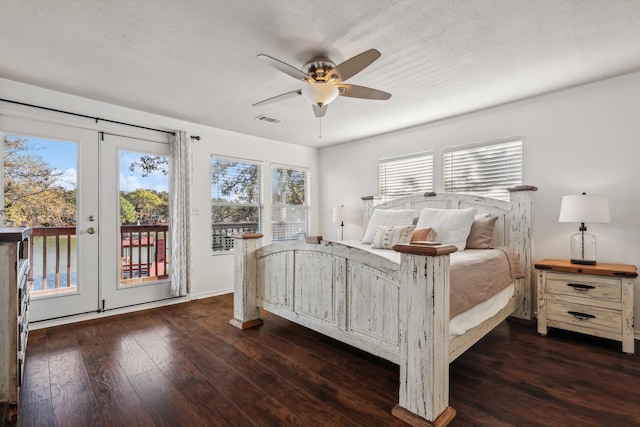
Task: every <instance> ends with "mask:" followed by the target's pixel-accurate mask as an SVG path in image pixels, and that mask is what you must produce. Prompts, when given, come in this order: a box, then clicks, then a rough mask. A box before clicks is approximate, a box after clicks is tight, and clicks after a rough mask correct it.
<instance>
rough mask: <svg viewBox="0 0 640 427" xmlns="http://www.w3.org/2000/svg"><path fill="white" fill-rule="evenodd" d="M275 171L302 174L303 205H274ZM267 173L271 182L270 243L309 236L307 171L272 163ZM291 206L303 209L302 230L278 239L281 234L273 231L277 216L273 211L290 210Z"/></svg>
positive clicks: (308, 183)
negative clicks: (286, 170) (303, 222)
mask: <svg viewBox="0 0 640 427" xmlns="http://www.w3.org/2000/svg"><path fill="white" fill-rule="evenodd" d="M277 169H288V170H292V171H296V172H302V173H304V186H305V188H304V203H303V204H302V205H293V204H289V203H276V201H275V200H274V197H275V193H274V188H275V185H276V184H277V180H276V179H274V173H275V170H277ZM269 172H270V176H269V177H270V180H271V189H270V199H269V201H270V203H271V230H270V231H271V241H273V242H275V241H281V240H293V239H302V238H305V237H306V236H307V235H308V234H309V224H310V212H311V209H310V204H309V200H310V198H309V189H310V188H311V186H310V173H309V169H308V168H304V167H299V166H291V165H283V164H277V163H272V164H271V168H270V169H269ZM293 206H296V207H300V206H301V207H302V208H303V210H304V216H305V225H304V227H303V229H302V230H297V231H295V232H294V233H293V234H292V235H291V236H285V237H279V234H281V233H278V232H276V230H275V225H276V221H277V219H278V217H279V216H278V215H277V214H276V212H275V210H276V209H285V210H286V209H287V208H291V207H293ZM285 234H290V233H289V232H288V231H285Z"/></svg>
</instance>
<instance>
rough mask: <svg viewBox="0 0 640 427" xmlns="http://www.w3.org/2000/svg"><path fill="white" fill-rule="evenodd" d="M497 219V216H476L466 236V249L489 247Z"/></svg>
mask: <svg viewBox="0 0 640 427" xmlns="http://www.w3.org/2000/svg"><path fill="white" fill-rule="evenodd" d="M497 220H498V217H497V216H487V217H484V218H479V217H476V218H475V219H474V220H473V224H471V230H470V231H469V237H467V249H489V248H490V247H491V240H493V228H494V226H495V225H496V221H497Z"/></svg>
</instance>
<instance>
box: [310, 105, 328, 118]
mask: <svg viewBox="0 0 640 427" xmlns="http://www.w3.org/2000/svg"><path fill="white" fill-rule="evenodd" d="M311 106H312V107H313V112H314V114H315V115H316V117H318V118H320V117H324V115H325V114H327V107H328V105H317V104H311Z"/></svg>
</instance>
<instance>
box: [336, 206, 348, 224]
mask: <svg viewBox="0 0 640 427" xmlns="http://www.w3.org/2000/svg"><path fill="white" fill-rule="evenodd" d="M348 214H349V213H348V211H347V208H345V207H344V206H340V207H339V208H333V222H343V221H345V220H346V219H348V216H349V215H348Z"/></svg>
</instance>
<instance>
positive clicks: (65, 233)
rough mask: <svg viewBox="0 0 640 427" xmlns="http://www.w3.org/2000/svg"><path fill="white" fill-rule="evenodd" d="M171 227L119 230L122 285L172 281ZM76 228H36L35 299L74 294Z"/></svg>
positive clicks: (32, 247)
mask: <svg viewBox="0 0 640 427" xmlns="http://www.w3.org/2000/svg"><path fill="white" fill-rule="evenodd" d="M168 232H169V226H168V225H166V224H157V225H123V226H121V227H120V284H121V285H131V284H135V283H142V282H150V281H157V280H163V279H167V278H168V277H169V270H170V265H169V244H168V243H169V234H168ZM76 244H77V241H76V228H75V227H35V228H33V232H32V234H31V240H30V248H29V249H30V254H31V263H32V266H31V271H30V273H29V278H30V279H31V291H32V292H33V293H34V296H35V295H47V294H56V293H61V292H69V291H75V290H76V286H77V271H78V268H77V251H76V248H77V246H76Z"/></svg>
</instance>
